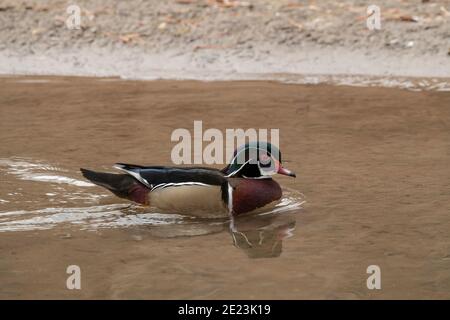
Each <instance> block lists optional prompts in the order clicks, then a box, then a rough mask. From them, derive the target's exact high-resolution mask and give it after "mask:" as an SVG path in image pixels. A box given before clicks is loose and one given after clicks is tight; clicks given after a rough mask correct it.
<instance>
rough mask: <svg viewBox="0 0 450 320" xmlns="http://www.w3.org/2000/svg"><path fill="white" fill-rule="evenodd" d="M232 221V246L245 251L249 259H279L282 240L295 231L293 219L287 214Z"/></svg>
mask: <svg viewBox="0 0 450 320" xmlns="http://www.w3.org/2000/svg"><path fill="white" fill-rule="evenodd" d="M242 218H244V217H242ZM233 220H234V221H233ZM233 220H232V221H231V222H230V232H231V235H232V237H233V244H234V245H235V246H236V247H238V248H240V249H242V250H243V251H245V253H246V254H247V255H248V257H249V258H276V257H279V256H280V255H281V252H282V245H283V239H286V238H289V237H291V236H292V232H293V230H294V229H295V217H294V216H293V215H287V214H272V215H263V216H257V217H252V218H250V219H248V217H245V219H239V218H237V219H233Z"/></svg>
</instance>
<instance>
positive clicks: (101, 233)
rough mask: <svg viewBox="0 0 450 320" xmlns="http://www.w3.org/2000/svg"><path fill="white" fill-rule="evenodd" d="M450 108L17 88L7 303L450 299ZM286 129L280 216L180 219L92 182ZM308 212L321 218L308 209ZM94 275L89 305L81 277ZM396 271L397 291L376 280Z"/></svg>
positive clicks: (184, 90) (2, 210)
mask: <svg viewBox="0 0 450 320" xmlns="http://www.w3.org/2000/svg"><path fill="white" fill-rule="evenodd" d="M449 106H450V94H449V93H445V92H431V91H421V92H412V91H406V90H399V89H387V88H361V87H347V86H327V85H289V84H281V83H275V82H263V81H256V82H251V81H240V82H209V83H208V82H206V83H205V82H194V81H186V82H184V81H150V82H145V81H121V80H118V79H90V78H64V77H49V78H44V77H2V78H0V113H1V117H0V137H1V144H0V178H1V184H0V298H3V299H5V298H6V299H9V298H22V299H30V298H43V299H46V298H120V299H122V298H138V299H154V298H172V299H177V298H181V299H183V298H187V299H200V298H206V299H216V298H225V299H229V298H249V299H256V298H264V299H265V298H273V299H284V298H289V299H303V298H306V299H313V298H314V299H315V298H320V299H321V298H325V299H335V298H337V299H348V298H350V299H360V298H369V299H381V298H387V299H391V298H406V299H408V298H447V299H448V298H450V232H449V230H450V214H449V213H450V212H449V209H450V205H449V195H450V166H449V163H450V108H449ZM194 120H202V121H203V125H204V128H218V129H221V130H225V129H226V128H279V129H280V144H281V149H282V152H283V158H284V159H285V165H286V167H288V168H290V169H292V170H294V171H295V172H296V173H297V178H296V179H291V178H287V177H276V179H277V181H278V182H279V183H280V184H281V185H282V186H283V188H284V191H285V193H284V196H283V203H282V204H281V205H280V207H278V211H277V210H275V212H269V213H267V214H262V215H256V216H250V217H245V218H243V219H239V220H237V221H235V232H234V233H233V232H231V231H230V225H229V221H225V220H214V221H211V220H204V219H203V220H202V219H192V218H189V217H185V216H177V215H164V214H160V213H157V212H153V211H151V210H150V209H149V208H142V207H139V206H134V205H130V204H129V203H128V202H126V201H123V200H120V199H118V198H116V197H114V196H112V195H111V194H109V193H108V192H106V191H105V190H104V189H102V188H100V187H95V186H91V185H89V183H87V181H85V180H83V179H82V177H81V175H80V174H79V172H78V168H79V167H81V166H82V167H87V168H92V169H102V170H111V171H113V169H112V168H111V165H112V164H113V163H114V162H119V161H120V162H130V163H138V164H171V160H170V151H171V149H172V147H173V146H174V143H173V142H171V141H170V135H171V133H172V131H173V130H174V129H176V128H187V129H189V130H192V128H193V121H194ZM303 201H306V202H305V203H302V202H303ZM69 265H78V266H80V268H81V286H82V288H81V290H68V289H67V288H66V279H67V277H68V274H66V268H67V266H69ZM369 265H378V266H380V268H381V281H382V282H381V283H382V288H381V290H368V288H367V286H366V280H367V277H368V276H369V275H368V274H367V273H366V269H367V267H368V266H369Z"/></svg>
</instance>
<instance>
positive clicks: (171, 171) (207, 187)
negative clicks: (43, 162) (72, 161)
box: [80, 141, 296, 217]
mask: <svg viewBox="0 0 450 320" xmlns="http://www.w3.org/2000/svg"><path fill="white" fill-rule="evenodd" d="M114 167H115V168H116V169H118V170H120V171H122V173H119V174H117V173H107V172H96V171H93V170H88V169H84V168H80V171H81V173H82V175H83V176H84V177H85V178H86V179H87V180H89V181H90V182H92V183H94V184H96V185H98V186H101V187H104V188H106V189H107V190H109V191H111V192H112V193H113V194H115V195H116V196H118V197H120V198H123V199H127V200H130V201H132V202H135V203H138V204H141V205H145V206H152V207H155V208H157V209H159V210H161V211H162V212H164V213H178V214H182V215H189V216H197V217H226V216H231V217H234V216H239V215H242V214H246V213H250V212H253V211H258V210H260V209H262V208H267V207H270V206H273V205H275V204H276V203H277V202H278V201H279V200H280V199H281V197H282V189H281V187H280V185H279V184H278V183H277V182H276V181H275V180H274V179H273V176H274V175H276V174H280V175H285V176H289V177H294V178H295V177H296V175H295V173H294V172H292V171H290V170H288V169H286V168H284V167H283V166H282V162H281V152H280V151H279V149H278V148H277V147H276V146H274V145H273V144H271V143H269V142H261V141H254V142H249V143H246V144H244V145H242V146H240V147H239V148H237V149H236V150H235V151H234V153H233V157H232V159H231V161H230V162H229V164H227V166H226V167H225V168H223V169H221V170H220V169H216V168H207V167H175V166H141V165H133V164H125V163H116V164H115V165H114Z"/></svg>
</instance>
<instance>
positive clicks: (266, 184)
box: [228, 178, 282, 215]
mask: <svg viewBox="0 0 450 320" xmlns="http://www.w3.org/2000/svg"><path fill="white" fill-rule="evenodd" d="M228 182H229V184H230V186H231V187H232V188H233V190H232V192H233V193H232V204H233V208H232V210H233V213H234V214H235V215H239V214H242V213H246V212H250V211H253V210H256V209H258V208H262V207H265V206H267V205H269V204H271V203H273V202H274V201H277V200H279V199H280V198H281V195H282V191H281V187H280V185H279V184H278V183H277V182H276V181H275V180H273V179H270V178H269V179H247V178H231V179H229V181H228Z"/></svg>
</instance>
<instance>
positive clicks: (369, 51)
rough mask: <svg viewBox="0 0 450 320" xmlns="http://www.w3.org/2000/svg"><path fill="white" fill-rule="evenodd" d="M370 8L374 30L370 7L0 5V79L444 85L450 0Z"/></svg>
mask: <svg viewBox="0 0 450 320" xmlns="http://www.w3.org/2000/svg"><path fill="white" fill-rule="evenodd" d="M376 2H377V5H378V6H379V7H380V10H381V19H382V20H381V29H380V30H369V29H368V28H367V26H366V19H367V12H366V11H367V7H368V6H369V5H371V4H372V3H371V1H358V0H344V1H313V0H311V1H301V0H297V1H296V0H258V1H256V0H246V1H240V0H169V1H157V0H147V1H144V0H130V1H120V2H119V1H112V0H91V1H87V0H77V1H61V0H41V1H10V0H2V1H1V2H0V74H67V75H94V76H122V77H132V78H180V79H184V78H190V79H191V78H199V79H226V78H239V75H245V74H247V75H250V74H274V73H283V74H304V75H306V74H309V75H319V74H328V75H338V74H345V75H369V76H408V77H444V78H446V77H450V1H449V0H441V1H433V0H428V1H427V0H414V1H401V0H392V1H387V0H381V1H376ZM70 4H76V5H78V6H79V7H80V9H81V28H80V29H79V30H70V29H69V28H67V26H66V20H67V18H68V13H67V12H66V9H67V7H68V5H70ZM244 78H245V77H244Z"/></svg>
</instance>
